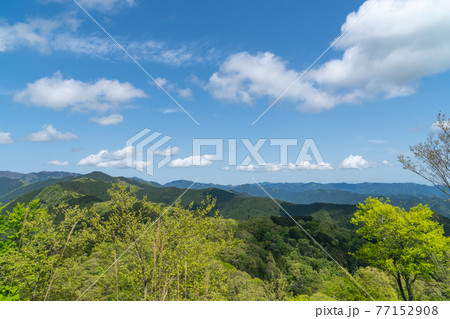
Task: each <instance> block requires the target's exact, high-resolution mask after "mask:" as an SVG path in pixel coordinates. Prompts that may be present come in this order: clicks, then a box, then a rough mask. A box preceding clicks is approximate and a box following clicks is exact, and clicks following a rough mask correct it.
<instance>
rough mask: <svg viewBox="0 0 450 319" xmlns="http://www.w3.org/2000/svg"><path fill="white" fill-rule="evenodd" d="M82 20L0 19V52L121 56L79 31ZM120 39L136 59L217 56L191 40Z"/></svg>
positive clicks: (106, 42) (191, 60) (188, 60)
mask: <svg viewBox="0 0 450 319" xmlns="http://www.w3.org/2000/svg"><path fill="white" fill-rule="evenodd" d="M94 2H95V4H98V5H99V7H103V8H108V7H109V6H110V5H111V6H112V5H114V4H116V5H117V4H118V3H119V2H120V3H125V1H118V0H115V1H113V0H108V1H103V0H98V1H94ZM94 2H93V4H94ZM80 3H81V1H80ZM100 3H101V6H100ZM106 11H111V10H106ZM82 23H83V20H80V19H76V18H74V17H73V16H64V17H60V16H57V17H55V18H53V19H40V18H33V19H28V20H26V21H23V22H17V23H14V24H8V23H7V22H0V53H4V52H9V51H14V50H18V49H20V48H29V49H33V50H37V51H38V52H40V53H42V54H51V53H52V52H66V53H73V54H76V55H86V56H88V57H89V58H96V59H99V58H100V59H123V58H124V57H123V54H122V52H121V50H120V48H119V47H118V46H117V45H116V44H115V43H114V42H113V41H111V40H110V39H109V38H107V37H106V36H104V37H103V36H102V37H99V36H95V35H91V34H83V33H82V32H81V31H80V30H81V29H80V28H79V27H80V25H81V24H82ZM120 42H121V44H122V45H123V47H124V48H126V50H127V51H129V52H130V53H131V54H132V55H133V56H134V57H135V58H136V59H138V60H144V61H153V62H156V63H161V64H166V65H171V66H175V67H181V66H187V65H192V64H198V63H207V62H210V61H212V60H214V61H215V59H216V57H217V53H215V54H212V52H216V51H217V50H213V49H211V48H208V47H206V46H205V45H200V46H199V45H197V44H195V43H192V44H178V43H177V44H169V43H167V42H163V41H155V40H146V39H139V40H136V39H121V41H120Z"/></svg>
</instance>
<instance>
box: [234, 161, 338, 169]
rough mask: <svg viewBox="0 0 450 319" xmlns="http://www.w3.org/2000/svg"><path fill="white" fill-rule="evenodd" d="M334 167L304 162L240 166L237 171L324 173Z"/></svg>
mask: <svg viewBox="0 0 450 319" xmlns="http://www.w3.org/2000/svg"><path fill="white" fill-rule="evenodd" d="M332 169H333V166H331V164H330V163H325V162H321V163H318V164H311V163H310V162H308V161H303V162H301V163H300V164H297V165H296V164H294V163H288V164H287V165H284V164H280V163H267V164H265V165H253V164H249V165H238V166H236V170H238V171H243V172H279V171H298V170H313V171H316V170H318V171H323V170H332Z"/></svg>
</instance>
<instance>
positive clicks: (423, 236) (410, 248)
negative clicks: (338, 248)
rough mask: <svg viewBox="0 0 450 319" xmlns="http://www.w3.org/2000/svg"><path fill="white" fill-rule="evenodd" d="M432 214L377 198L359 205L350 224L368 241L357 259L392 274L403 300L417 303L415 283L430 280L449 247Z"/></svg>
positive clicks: (420, 206) (429, 211) (426, 210)
mask: <svg viewBox="0 0 450 319" xmlns="http://www.w3.org/2000/svg"><path fill="white" fill-rule="evenodd" d="M432 215H433V212H432V211H431V210H430V209H429V208H428V207H427V206H422V205H418V206H416V207H413V208H411V209H410V210H409V211H405V210H404V209H402V208H399V207H395V206H392V205H390V204H389V200H386V201H383V200H379V199H377V198H370V197H369V198H368V199H366V201H365V203H364V204H359V205H358V210H357V211H356V213H355V214H354V217H353V218H352V220H351V222H352V223H353V224H354V225H356V226H359V228H358V229H357V231H356V233H357V234H358V235H360V236H361V237H363V238H364V239H365V240H366V243H365V244H364V245H363V246H362V247H361V248H360V249H359V250H358V252H357V254H356V255H357V256H358V257H359V258H361V259H363V260H364V261H365V262H367V263H368V264H369V265H371V266H374V267H377V268H380V269H382V270H384V271H386V272H387V273H389V274H391V275H392V276H393V277H394V278H395V281H396V283H397V286H398V289H399V291H400V295H401V297H402V299H403V300H405V301H406V300H414V291H413V284H414V282H415V281H416V280H417V279H418V278H419V277H421V278H424V279H427V278H430V276H431V275H433V274H434V273H435V271H436V262H435V261H436V260H437V261H442V260H443V259H444V254H445V251H446V249H447V248H448V245H449V240H448V238H446V237H445V236H444V235H443V234H444V230H443V227H442V226H441V225H439V224H438V223H436V222H434V221H432V220H431V219H430V218H431V216H432Z"/></svg>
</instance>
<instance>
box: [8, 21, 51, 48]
mask: <svg viewBox="0 0 450 319" xmlns="http://www.w3.org/2000/svg"><path fill="white" fill-rule="evenodd" d="M58 27H59V23H58V22H55V21H50V20H44V19H33V20H29V21H28V22H18V23H16V24H14V25H9V24H7V23H5V22H3V23H0V52H8V51H12V50H16V49H18V48H20V47H33V48H36V49H37V50H39V51H40V52H41V53H46V52H48V51H49V38H50V35H51V34H52V32H54V30H55V29H57V28H58Z"/></svg>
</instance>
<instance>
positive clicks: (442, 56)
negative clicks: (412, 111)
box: [207, 0, 450, 111]
mask: <svg viewBox="0 0 450 319" xmlns="http://www.w3.org/2000/svg"><path fill="white" fill-rule="evenodd" d="M376 2H377V3H376V4H375V5H374V6H372V7H371V8H370V9H369V6H371V4H372V3H373V0H370V1H366V2H365V3H364V4H363V5H362V6H361V7H360V8H359V10H358V11H357V12H352V13H350V14H349V15H348V16H347V19H346V22H345V23H344V24H343V25H342V27H341V32H344V31H345V30H347V29H348V28H349V27H350V25H352V27H351V28H350V29H349V31H348V33H346V34H345V35H344V36H343V37H342V38H341V39H340V40H339V41H338V42H337V44H336V46H335V48H336V49H337V50H340V51H342V52H343V54H342V57H341V58H339V59H332V60H330V61H328V62H326V63H324V64H322V65H321V66H318V67H316V68H315V69H313V70H311V71H310V72H308V73H306V75H305V76H304V77H303V78H302V79H301V80H300V81H299V82H298V83H297V84H295V85H294V86H293V87H292V88H291V89H290V90H289V91H288V92H287V93H286V95H285V96H284V98H283V99H284V100H288V101H291V102H293V103H295V104H296V105H297V106H298V107H299V108H300V109H302V110H312V111H321V110H326V109H330V108H332V107H334V106H335V105H337V104H342V103H361V102H363V101H366V100H373V99H377V98H394V97H401V96H407V95H411V94H413V93H414V92H416V90H417V85H418V80H420V79H422V78H424V77H427V76H429V75H433V74H437V73H441V72H445V71H447V70H449V69H450V59H449V58H448V57H449V56H450V38H449V37H448V36H447V35H448V34H449V33H450V2H449V1H448V0H435V1H433V3H432V5H430V1H429V0H409V1H405V0H376ZM364 12H367V13H366V14H363V13H364ZM355 21H356V22H355ZM353 23H354V24H353ZM300 74H301V72H299V71H295V70H293V69H288V68H287V62H285V61H283V60H282V59H281V58H280V57H277V56H275V55H274V54H273V53H270V52H265V53H258V54H256V55H251V54H249V53H247V52H240V53H237V54H234V55H232V56H230V57H229V58H228V59H227V60H226V61H225V62H224V63H223V64H222V65H221V66H220V69H219V71H218V72H216V73H214V74H213V75H212V76H211V78H210V79H209V83H208V84H207V88H208V90H209V91H210V92H211V94H212V95H213V96H214V97H215V98H218V99H225V100H231V101H236V102H242V103H252V102H253V101H254V100H255V99H256V98H260V97H269V98H270V99H275V98H277V97H279V96H280V95H281V94H282V93H283V92H284V90H285V89H287V88H288V87H289V86H290V85H291V84H292V83H293V82H294V81H295V79H296V78H298V76H299V75H300Z"/></svg>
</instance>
